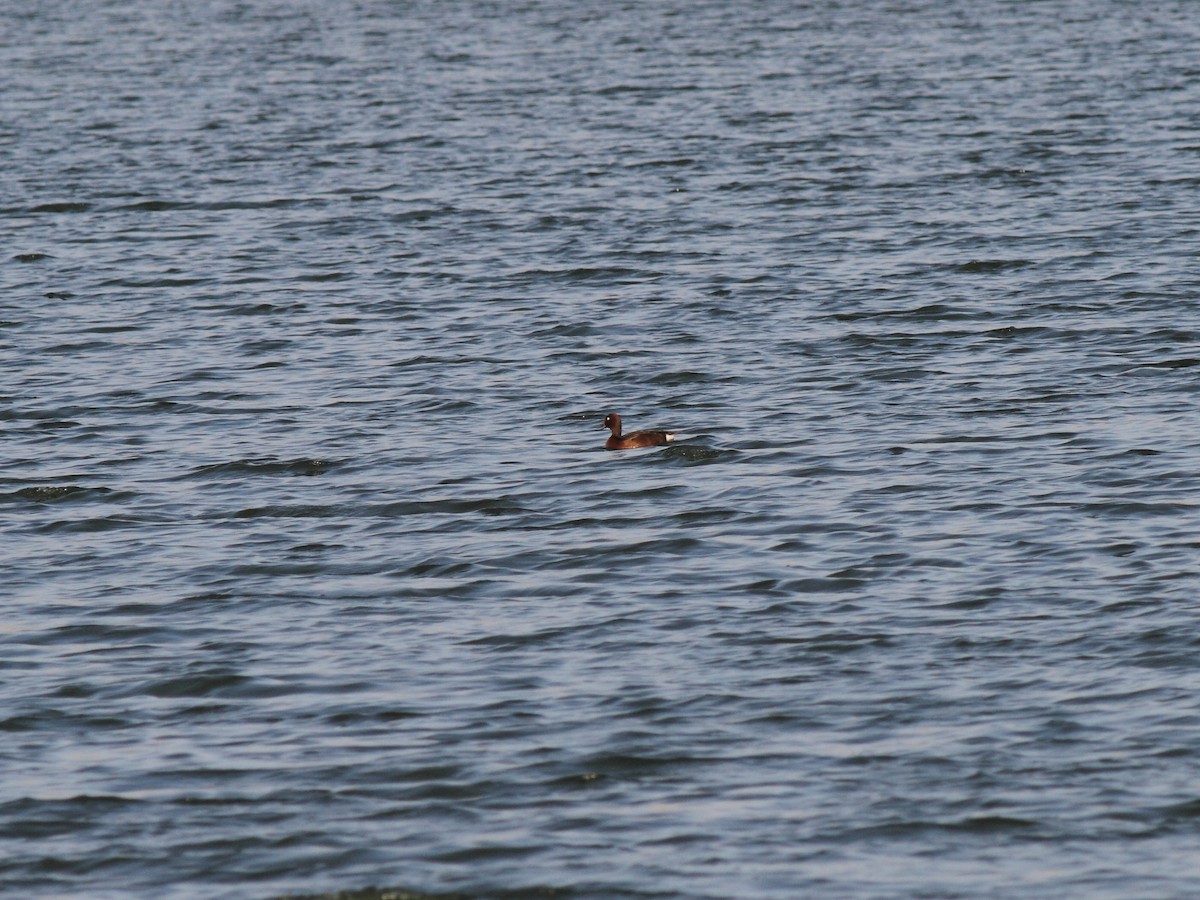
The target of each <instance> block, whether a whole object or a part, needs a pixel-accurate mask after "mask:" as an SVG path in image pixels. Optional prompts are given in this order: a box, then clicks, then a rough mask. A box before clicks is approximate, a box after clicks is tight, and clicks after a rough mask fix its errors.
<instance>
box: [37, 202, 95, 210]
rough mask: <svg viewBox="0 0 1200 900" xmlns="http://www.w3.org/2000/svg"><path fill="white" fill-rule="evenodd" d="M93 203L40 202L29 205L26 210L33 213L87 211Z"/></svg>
mask: <svg viewBox="0 0 1200 900" xmlns="http://www.w3.org/2000/svg"><path fill="white" fill-rule="evenodd" d="M92 205H93V204H91V203H85V202H73V201H63V202H60V203H39V204H37V205H36V206H31V207H29V208H28V209H27V210H26V212H31V213H85V212H88V211H89V210H91V208H92Z"/></svg>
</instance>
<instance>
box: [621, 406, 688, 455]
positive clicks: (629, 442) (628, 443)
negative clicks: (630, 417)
mask: <svg viewBox="0 0 1200 900" xmlns="http://www.w3.org/2000/svg"><path fill="white" fill-rule="evenodd" d="M604 427H605V428H607V429H608V430H609V431H611V432H612V434H611V435H609V438H608V440H607V441H605V442H604V449H605V450H636V449H637V448H638V447H660V446H662V445H663V444H665V443H666V442H667V441H673V440H675V434H674V432H670V431H635V432H633V433H632V434H624V435H623V434H621V417H620V416H619V415H617V414H616V413H609V414H608V415H607V416H605V417H604Z"/></svg>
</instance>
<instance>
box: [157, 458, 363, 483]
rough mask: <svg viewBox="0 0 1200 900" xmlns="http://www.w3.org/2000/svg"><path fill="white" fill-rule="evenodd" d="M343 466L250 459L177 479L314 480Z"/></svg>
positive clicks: (215, 465)
mask: <svg viewBox="0 0 1200 900" xmlns="http://www.w3.org/2000/svg"><path fill="white" fill-rule="evenodd" d="M342 464H343V463H342V461H340V460H328V459H303V458H301V459H275V458H270V457H267V458H261V457H260V458H256V457H250V458H247V459H236V460H232V461H230V462H224V463H209V464H207V465H203V466H199V467H198V468H196V469H193V470H192V471H191V472H188V473H186V474H183V475H179V476H177V477H178V478H184V479H195V478H203V479H208V478H217V477H222V476H226V475H231V476H241V475H247V476H254V475H289V476H301V477H304V478H312V477H315V476H318V475H324V474H325V473H326V472H330V471H333V470H334V469H336V468H338V467H339V466H341V465H342Z"/></svg>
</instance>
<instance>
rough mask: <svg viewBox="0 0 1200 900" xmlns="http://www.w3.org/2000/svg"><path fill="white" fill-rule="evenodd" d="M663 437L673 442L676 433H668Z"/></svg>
mask: <svg viewBox="0 0 1200 900" xmlns="http://www.w3.org/2000/svg"><path fill="white" fill-rule="evenodd" d="M663 436H664V437H665V438H666V439H667V440H668V441H673V440H675V432H674V431H668V432H665V433H664V435H663Z"/></svg>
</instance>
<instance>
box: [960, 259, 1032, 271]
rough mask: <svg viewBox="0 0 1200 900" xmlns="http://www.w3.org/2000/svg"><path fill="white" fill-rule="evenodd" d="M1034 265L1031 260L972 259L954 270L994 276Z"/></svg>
mask: <svg viewBox="0 0 1200 900" xmlns="http://www.w3.org/2000/svg"><path fill="white" fill-rule="evenodd" d="M1033 264H1034V263H1033V260H1029V259H972V260H970V261H968V262H965V263H959V264H958V265H956V266H955V267H954V269H955V271H957V272H962V273H964V274H993V273H1000V272H1009V271H1014V270H1019V269H1024V268H1027V267H1029V266H1032V265H1033Z"/></svg>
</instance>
